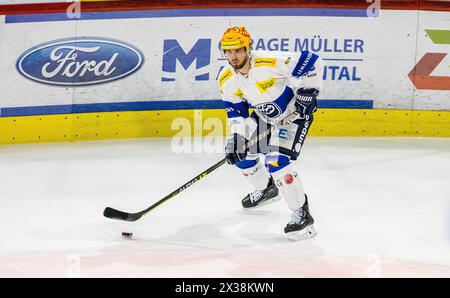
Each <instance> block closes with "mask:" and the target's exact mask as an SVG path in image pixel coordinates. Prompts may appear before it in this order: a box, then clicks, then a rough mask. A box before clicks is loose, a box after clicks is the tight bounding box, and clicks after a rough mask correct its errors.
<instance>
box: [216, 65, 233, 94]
mask: <svg viewBox="0 0 450 298" xmlns="http://www.w3.org/2000/svg"><path fill="white" fill-rule="evenodd" d="M232 75H233V72H232V71H231V69H227V70H226V71H225V72H224V73H223V74H221V75H220V77H219V84H220V92H222V88H223V84H225V82H226V81H228V80H229V79H230V78H231V76H232Z"/></svg>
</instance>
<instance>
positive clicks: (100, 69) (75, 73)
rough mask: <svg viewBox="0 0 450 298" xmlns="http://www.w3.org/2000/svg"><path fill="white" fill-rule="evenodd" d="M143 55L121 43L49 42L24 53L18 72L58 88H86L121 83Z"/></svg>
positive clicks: (102, 40) (92, 40)
mask: <svg viewBox="0 0 450 298" xmlns="http://www.w3.org/2000/svg"><path fill="white" fill-rule="evenodd" d="M143 62H144V55H143V54H142V53H141V51H139V50H138V49H137V48H135V47H134V46H132V45H129V44H127V43H124V42H122V41H118V40H113V39H107V38H100V37H81V38H66V39H58V40H54V41H51V42H47V43H44V44H41V45H38V46H35V47H34V48H32V49H29V50H28V51H26V52H25V53H23V54H22V55H21V56H20V57H19V58H18V59H17V65H16V66H17V70H18V71H19V72H20V73H21V74H22V75H23V76H25V77H26V78H28V79H31V80H33V81H36V82H40V83H45V84H51V85H58V86H85V85H93V84H101V83H106V82H111V81H114V80H118V79H122V78H124V77H126V76H129V75H130V74H132V73H134V72H135V71H137V70H138V69H139V68H140V67H141V66H142V64H143Z"/></svg>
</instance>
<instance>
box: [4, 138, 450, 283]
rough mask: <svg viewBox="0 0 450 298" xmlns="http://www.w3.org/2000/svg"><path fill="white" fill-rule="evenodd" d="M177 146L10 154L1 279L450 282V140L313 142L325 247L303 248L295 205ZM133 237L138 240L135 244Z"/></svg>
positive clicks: (303, 167)
mask: <svg viewBox="0 0 450 298" xmlns="http://www.w3.org/2000/svg"><path fill="white" fill-rule="evenodd" d="M171 148H172V146H171V140H170V139H151V140H149V139H139V140H119V141H98V142H79V143H54V144H34V145H15V146H0V179H1V180H0V181H1V182H0V210H1V212H2V215H1V217H0V233H1V240H0V277H66V276H67V277H79V276H81V277H378V276H382V277H432V276H433V277H450V179H449V178H450V139H433V138H312V137H309V138H308V139H307V141H306V145H305V147H304V148H303V152H302V154H301V157H300V159H299V160H298V161H297V162H296V163H295V167H296V169H297V170H298V172H299V174H300V176H301V177H302V179H303V184H304V186H305V190H306V192H307V193H308V196H309V202H310V209H311V213H312V215H313V216H314V218H315V221H316V224H315V227H316V230H317V232H318V235H317V237H316V238H313V239H309V240H304V241H299V242H290V241H288V240H287V239H286V238H285V236H284V235H283V228H284V226H285V225H286V224H287V222H288V221H289V219H290V211H289V210H288V208H287V206H286V205H285V203H284V202H283V201H279V202H277V203H275V204H273V205H268V206H265V207H262V208H260V209H257V210H253V211H245V210H243V209H242V208H241V204H240V201H241V199H242V197H243V196H244V195H245V194H246V193H248V192H250V191H252V189H251V187H250V185H249V184H248V182H247V181H246V180H245V179H243V177H242V176H241V174H240V173H239V172H238V171H237V170H236V169H235V168H233V167H231V166H229V165H224V166H222V167H221V168H219V169H218V170H216V171H215V172H213V173H212V174H211V175H209V176H207V177H206V178H205V179H203V180H201V181H199V182H198V183H196V184H195V185H193V186H192V187H190V188H188V189H187V190H185V191H184V192H182V193H181V194H180V195H178V196H176V197H175V198H173V199H172V200H170V201H168V202H167V203H165V204H163V205H162V206H160V207H159V208H157V209H156V210H154V211H152V212H151V213H149V214H147V215H146V216H145V217H143V218H142V219H141V220H139V221H137V222H134V223H129V222H120V221H114V220H111V219H107V218H104V217H103V215H102V212H103V209H104V208H105V207H106V206H110V207H114V208H118V209H121V210H124V211H133V212H135V211H139V210H142V209H144V208H146V207H148V206H150V205H151V204H152V203H154V202H156V201H158V200H159V199H161V198H162V197H164V196H165V195H167V194H169V193H170V192H172V191H173V190H175V189H176V188H178V187H179V186H181V185H182V184H184V183H185V182H186V181H188V180H189V179H191V178H193V177H194V176H196V175H197V174H199V173H201V172H202V171H203V170H205V169H206V168H208V167H209V166H210V165H212V164H213V163H215V162H217V161H219V160H220V159H221V158H222V154H221V153H211V154H206V153H191V154H176V153H174V152H173V150H171ZM122 232H132V233H133V234H134V235H133V237H132V238H131V239H126V238H123V237H122V236H121V233H122Z"/></svg>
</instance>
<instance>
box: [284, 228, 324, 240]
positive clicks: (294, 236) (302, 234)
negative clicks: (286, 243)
mask: <svg viewBox="0 0 450 298" xmlns="http://www.w3.org/2000/svg"><path fill="white" fill-rule="evenodd" d="M316 235H317V232H316V229H314V226H312V225H311V226H308V227H306V228H304V229H303V230H301V231H295V232H290V233H287V234H286V236H287V238H288V239H289V240H290V241H299V240H304V239H309V238H313V237H314V236H316Z"/></svg>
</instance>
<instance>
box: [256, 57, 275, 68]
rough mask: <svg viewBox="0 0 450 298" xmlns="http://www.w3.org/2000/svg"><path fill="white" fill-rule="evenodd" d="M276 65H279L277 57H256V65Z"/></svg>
mask: <svg viewBox="0 0 450 298" xmlns="http://www.w3.org/2000/svg"><path fill="white" fill-rule="evenodd" d="M276 65H277V59H276V58H256V59H255V67H261V66H269V67H275V66H276Z"/></svg>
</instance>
